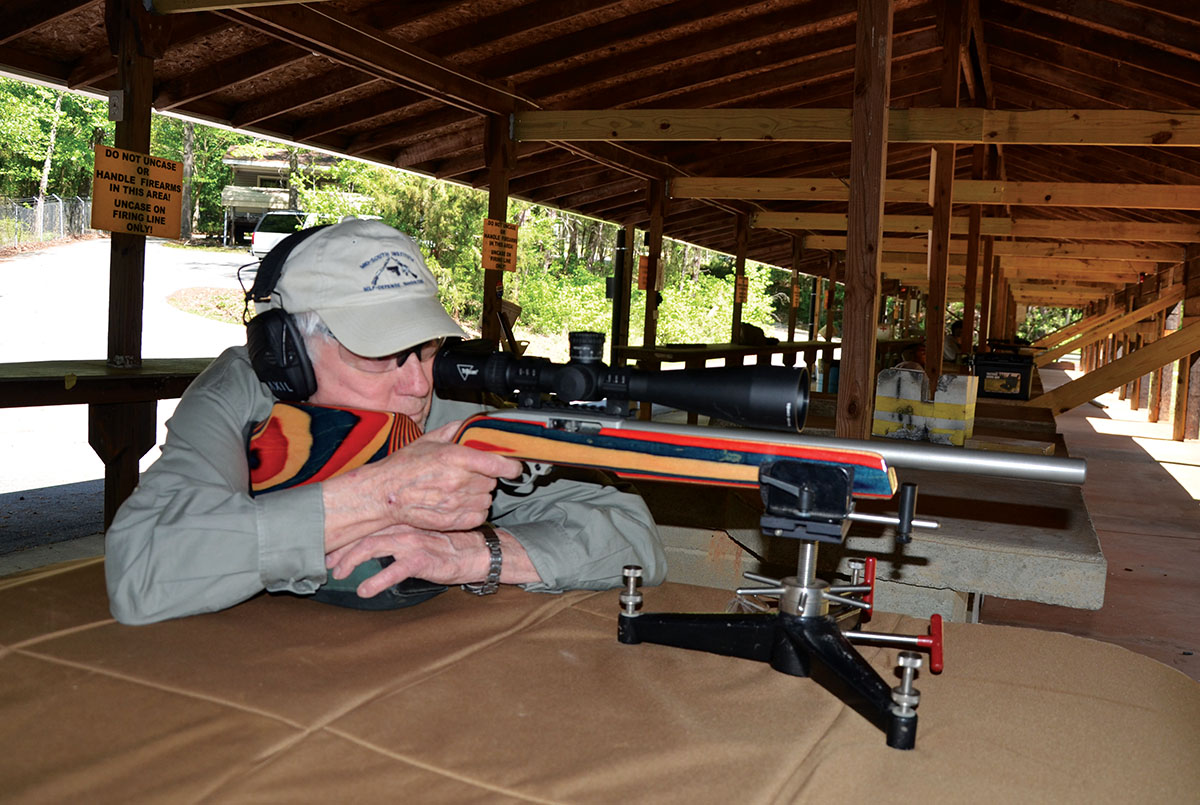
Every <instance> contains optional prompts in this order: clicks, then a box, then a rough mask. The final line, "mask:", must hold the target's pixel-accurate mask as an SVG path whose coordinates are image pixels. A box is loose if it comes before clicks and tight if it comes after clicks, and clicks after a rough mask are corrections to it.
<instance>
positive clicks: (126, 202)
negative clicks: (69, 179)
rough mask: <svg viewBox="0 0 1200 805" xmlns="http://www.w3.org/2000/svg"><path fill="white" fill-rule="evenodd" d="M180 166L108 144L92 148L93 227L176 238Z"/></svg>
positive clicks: (180, 180) (180, 203)
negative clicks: (93, 166) (93, 151)
mask: <svg viewBox="0 0 1200 805" xmlns="http://www.w3.org/2000/svg"><path fill="white" fill-rule="evenodd" d="M182 208H183V165H182V164H180V163H178V162H172V161H171V160H169V159H160V158H159V157H152V156H150V155H149V154H139V153H137V152H136V151H126V150H124V149H121V148H112V147H111V146H107V145H97V146H96V165H95V168H94V169H93V171H92V229H104V230H106V231H108V232H125V233H128V234H131V235H154V236H155V237H159V238H171V239H174V238H178V237H179V226H180V222H181V221H182V216H181V214H180V212H181V210H182Z"/></svg>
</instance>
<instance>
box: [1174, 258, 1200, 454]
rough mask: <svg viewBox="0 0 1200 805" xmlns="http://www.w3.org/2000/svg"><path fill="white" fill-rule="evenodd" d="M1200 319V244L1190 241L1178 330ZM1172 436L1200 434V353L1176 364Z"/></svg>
mask: <svg viewBox="0 0 1200 805" xmlns="http://www.w3.org/2000/svg"><path fill="white" fill-rule="evenodd" d="M1197 321H1200V246H1197V245H1196V244H1191V245H1189V246H1188V247H1187V252H1186V254H1185V257H1184V260H1183V308H1182V312H1181V315H1180V319H1179V327H1180V329H1182V328H1184V327H1187V326H1188V325H1189V324H1193V323H1194V322H1197ZM1171 415H1172V418H1173V419H1172V423H1171V438H1173V439H1174V440H1175V441H1177V442H1181V441H1183V440H1184V439H1195V438H1196V437H1197V436H1198V435H1200V352H1194V353H1192V354H1191V355H1187V356H1185V357H1183V358H1180V359H1179V360H1178V361H1177V362H1176V364H1175V406H1174V410H1173V411H1172V414H1171Z"/></svg>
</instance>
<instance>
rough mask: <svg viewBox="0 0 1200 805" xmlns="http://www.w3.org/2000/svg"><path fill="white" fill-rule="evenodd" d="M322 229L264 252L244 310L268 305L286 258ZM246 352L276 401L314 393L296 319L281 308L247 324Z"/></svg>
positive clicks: (291, 237)
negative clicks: (253, 306) (257, 305)
mask: <svg viewBox="0 0 1200 805" xmlns="http://www.w3.org/2000/svg"><path fill="white" fill-rule="evenodd" d="M324 228H325V227H324V226H314V227H310V228H308V229H302V230H300V231H299V232H296V233H294V234H291V235H288V236H287V237H286V238H284V239H283V240H281V241H280V242H279V243H278V244H277V245H276V246H275V248H273V249H271V251H269V252H267V256H266V257H264V258H263V259H262V262H261V263H260V264H259V266H258V272H257V273H256V274H255V276H254V285H253V286H252V287H251V288H250V290H249V291H247V292H246V306H247V310H248V309H249V305H250V303H251V302H261V303H267V302H270V300H271V294H272V293H273V292H274V290H275V285H276V283H278V282H279V276H280V275H281V274H282V273H283V264H284V262H286V261H287V258H288V255H290V254H291V253H292V250H293V249H295V248H296V247H297V246H299V245H300V244H301V243H303V242H304V241H305V240H307V239H308V238H309V237H311V236H312V235H314V234H316V233H317V232H319V231H320V230H322V229H324ZM246 350H247V351H248V352H249V353H250V365H251V366H253V367H254V373H255V374H256V375H258V379H259V380H261V381H262V382H263V383H265V384H266V385H267V388H269V389H270V390H271V393H272V394H274V395H275V396H276V397H278V398H279V399H281V400H288V401H291V402H299V401H301V400H307V399H308V398H309V397H311V396H312V395H313V394H315V393H316V391H317V377H316V374H315V373H314V372H313V367H312V361H311V360H310V359H309V357H308V350H307V349H305V347H304V337H303V336H302V335H301V334H300V330H299V328H298V327H296V322H295V319H293V318H292V315H291V314H290V313H288V312H287V311H286V310H284V309H283V308H282V307H277V308H272V309H270V310H266V311H263V312H262V313H260V314H258V315H257V316H255V317H254V318H252V319H250V320H249V321H247V322H246Z"/></svg>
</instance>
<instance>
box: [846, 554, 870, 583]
mask: <svg viewBox="0 0 1200 805" xmlns="http://www.w3.org/2000/svg"><path fill="white" fill-rule="evenodd" d="M846 566H847V567H849V568H850V583H851V584H862V583H863V579H864V578H866V575H867V573H866V570H867V563H866V561H865V560H863V559H858V558H853V559H847V560H846Z"/></svg>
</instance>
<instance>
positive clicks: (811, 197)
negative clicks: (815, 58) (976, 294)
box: [670, 176, 1200, 210]
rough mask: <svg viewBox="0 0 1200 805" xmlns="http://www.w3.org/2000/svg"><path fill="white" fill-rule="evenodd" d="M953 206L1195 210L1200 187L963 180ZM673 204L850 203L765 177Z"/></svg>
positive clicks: (697, 190) (892, 187)
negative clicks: (726, 201)
mask: <svg viewBox="0 0 1200 805" xmlns="http://www.w3.org/2000/svg"><path fill="white" fill-rule="evenodd" d="M953 192H954V199H953V201H954V203H955V204H988V205H1003V204H1013V205H1020V206H1027V207H1130V208H1136V209H1151V210H1152V209H1164V210H1200V185H1161V184H1155V185H1147V184H1104V183H1095V184H1087V183H1075V182H1002V181H989V180H986V179H982V180H975V179H964V180H959V181H956V182H955V183H954V191H953ZM670 194H671V197H672V198H714V199H747V200H749V199H755V200H766V199H774V200H791V201H849V199H850V188H849V187H848V186H847V183H846V182H845V181H844V180H842V179H824V178H794V179H777V178H767V177H751V178H744V179H743V178H722V177H707V176H705V177H681V178H679V179H675V180H673V181H672V182H671V184H670ZM884 201H885V202H886V203H909V204H923V203H928V201H929V183H928V182H927V181H920V180H911V179H889V180H887V181H886V182H885V183H884Z"/></svg>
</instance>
